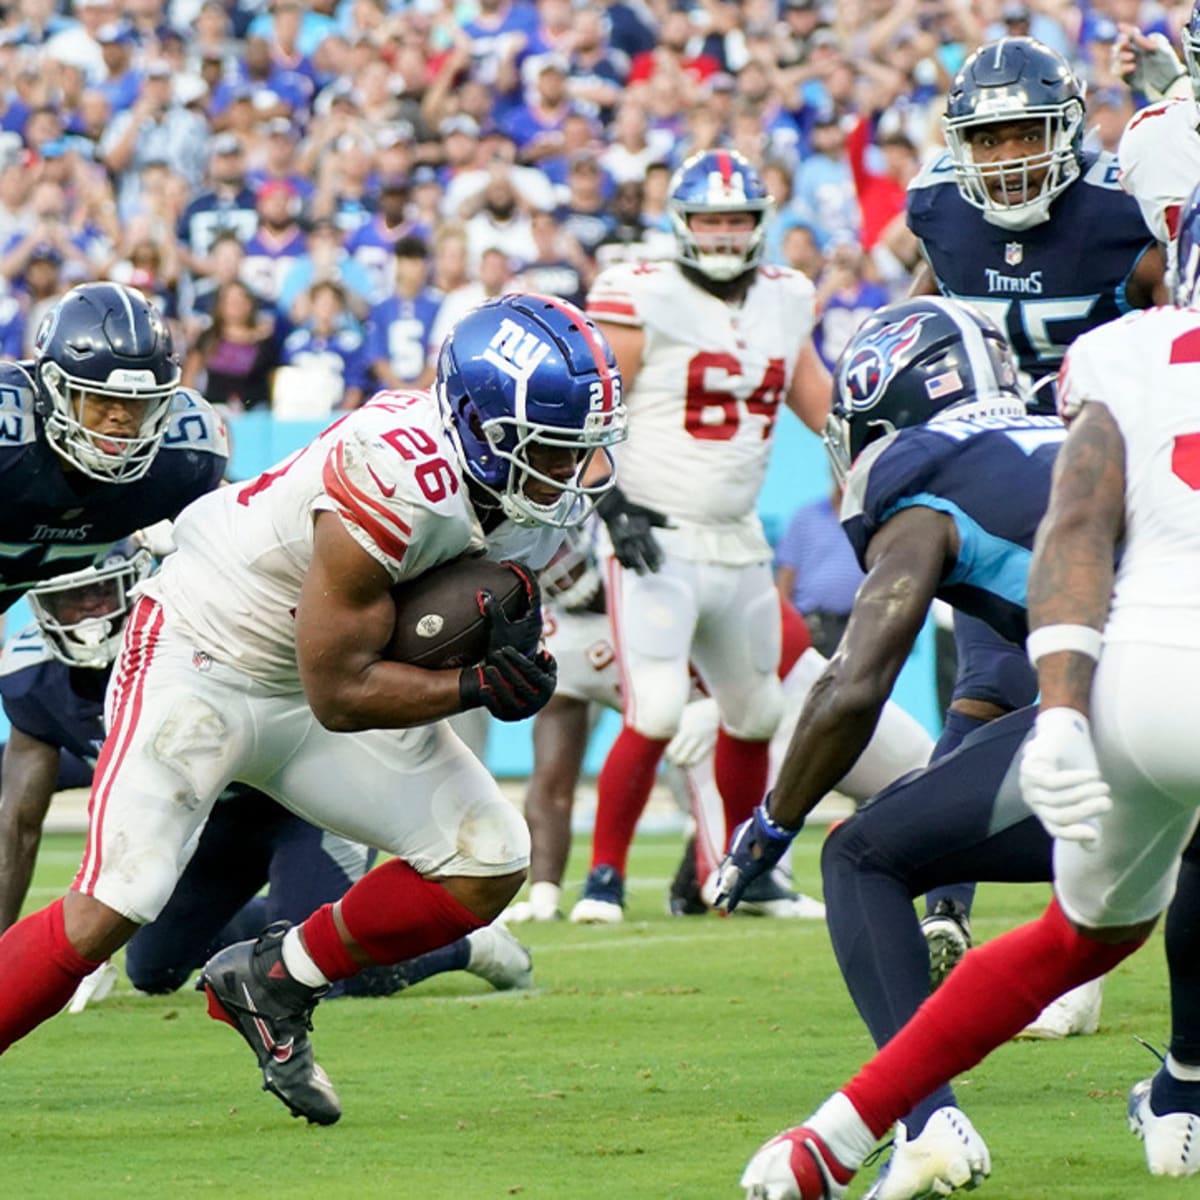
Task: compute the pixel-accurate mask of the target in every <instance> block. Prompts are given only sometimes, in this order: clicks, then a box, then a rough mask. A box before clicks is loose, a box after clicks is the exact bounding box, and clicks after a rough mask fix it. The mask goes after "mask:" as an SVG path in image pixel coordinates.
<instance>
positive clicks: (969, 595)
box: [842, 414, 1066, 644]
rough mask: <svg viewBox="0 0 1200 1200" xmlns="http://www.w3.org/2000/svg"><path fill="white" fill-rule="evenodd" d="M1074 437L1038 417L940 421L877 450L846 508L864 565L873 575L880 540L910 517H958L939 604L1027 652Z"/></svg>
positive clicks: (859, 463) (857, 466)
mask: <svg viewBox="0 0 1200 1200" xmlns="http://www.w3.org/2000/svg"><path fill="white" fill-rule="evenodd" d="M1065 436H1066V429H1065V428H1064V427H1063V424H1062V421H1061V420H1059V418H1058V417H1049V416H1037V415H1034V414H1030V415H1028V416H1025V417H1021V416H1012V417H1000V418H987V419H979V420H970V419H965V418H964V419H958V420H954V419H943V420H935V421H931V422H930V423H928V424H927V425H918V426H915V427H913V428H911V429H901V430H900V431H899V432H897V433H894V434H891V435H890V436H889V437H886V438H881V439H880V440H879V441H878V442H873V443H872V444H871V445H869V446H868V447H867V448H866V449H865V450H864V451H863V452H862V454H860V455H859V457H858V459H857V460H856V461H855V463H854V467H853V469H852V470H851V472H850V478H849V479H848V480H847V483H846V495H845V499H844V500H843V502H842V526H843V528H844V529H845V530H846V535H847V536H848V537H849V539H850V544H851V545H852V546H853V547H854V553H855V554H856V555H857V556H858V561H859V563H860V565H861V566H862V567H863V569H864V570H866V553H867V546H868V545H869V544H870V541H871V539H872V538H873V537H874V536H875V534H876V533H877V532H878V531H879V530H880V529H881V528H882V527H883V525H884V524H885V523H886V522H887V521H888V520H890V519H891V517H893V516H894V515H895V514H896V513H898V512H900V511H901V510H903V509H906V508H933V509H936V510H937V511H938V512H944V513H948V514H949V515H950V516H951V517H953V518H954V524H955V526H956V528H957V530H958V538H959V543H960V548H959V553H958V560H957V562H956V563H955V564H954V566H953V567H951V568H950V569H949V571H947V573H946V575H945V577H944V578H943V579H942V582H941V585H940V586H939V588H938V591H937V594H938V596H939V598H940V599H942V600H945V601H946V603H947V604H950V605H952V606H953V607H954V608H956V609H958V610H960V611H961V612H964V613H966V614H968V615H969V616H972V617H978V618H979V619H980V620H982V621H986V622H987V623H988V624H989V625H990V626H991V627H992V628H993V629H994V630H995V631H996V632H997V633H998V634H1000V636H1001V637H1004V638H1007V639H1008V640H1009V641H1012V642H1016V643H1018V644H1023V643H1024V641H1025V635H1026V634H1027V633H1028V632H1029V630H1028V625H1027V622H1026V614H1025V584H1026V578H1027V576H1028V574H1029V560H1030V557H1031V555H1032V551H1033V536H1034V534H1035V532H1036V531H1037V527H1038V522H1039V521H1041V519H1042V517H1043V515H1044V514H1045V512H1046V505H1047V503H1048V502H1049V498H1050V473H1051V471H1052V469H1053V467H1054V458H1055V456H1056V455H1057V454H1058V448H1059V446H1060V445H1061V443H1062V440H1063V438H1064V437H1065Z"/></svg>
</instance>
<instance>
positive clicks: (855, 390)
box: [824, 296, 1026, 483]
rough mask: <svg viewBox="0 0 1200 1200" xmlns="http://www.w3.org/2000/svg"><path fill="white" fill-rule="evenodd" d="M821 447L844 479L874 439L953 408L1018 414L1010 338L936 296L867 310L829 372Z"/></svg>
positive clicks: (1021, 407) (1020, 409) (962, 306)
mask: <svg viewBox="0 0 1200 1200" xmlns="http://www.w3.org/2000/svg"><path fill="white" fill-rule="evenodd" d="M833 385H834V397H833V411H832V412H831V413H830V415H829V417H828V419H827V420H826V423H825V434H824V441H825V449H826V451H827V452H828V454H829V459H830V463H831V465H832V467H833V473H834V475H835V477H836V478H837V480H838V482H839V483H844V482H845V479H846V476H847V474H849V471H850V466H851V464H852V463H853V462H854V460H855V459H856V458H857V457H858V456H859V454H860V453H862V451H863V450H864V449H865V448H866V447H867V446H869V445H870V444H871V443H872V442H874V441H876V440H877V439H879V438H882V437H886V436H887V435H888V434H891V433H895V432H896V430H898V429H906V428H908V427H909V426H910V425H921V424H923V423H924V422H926V421H928V420H930V419H931V418H933V417H935V416H937V414H938V413H941V412H944V411H945V410H947V409H950V408H954V409H955V410H956V411H955V415H956V416H957V415H961V416H980V415H984V414H986V415H988V416H1024V415H1025V412H1026V408H1025V402H1024V400H1023V399H1022V396H1021V391H1020V388H1019V386H1018V383H1017V364H1016V361H1015V359H1014V358H1013V353H1012V347H1011V346H1009V344H1008V339H1007V338H1005V336H1004V334H1002V333H1001V332H1000V330H999V329H997V328H996V326H995V325H993V324H992V322H991V321H989V320H988V319H987V318H986V317H984V316H982V315H981V314H980V313H979V312H977V311H976V310H975V309H973V308H971V307H969V306H968V305H966V304H960V303H958V302H957V301H954V300H947V299H945V298H944V297H942V296H922V297H920V298H919V299H914V300H901V301H898V302H897V303H895V304H888V305H885V306H884V307H883V308H880V309H878V310H877V311H876V312H875V313H873V314H872V315H871V316H869V317H868V318H867V319H866V320H865V321H864V322H863V323H862V324H861V325H860V326H859V327H858V330H857V332H856V333H855V334H854V336H853V337H852V338H851V339H850V341H849V343H848V344H847V346H846V348H845V349H844V350H843V351H842V354H841V357H840V358H839V359H838V361H837V365H836V366H835V367H834V372H833Z"/></svg>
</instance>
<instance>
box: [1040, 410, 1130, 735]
mask: <svg viewBox="0 0 1200 1200" xmlns="http://www.w3.org/2000/svg"><path fill="white" fill-rule="evenodd" d="M1124 521H1125V439H1124V438H1123V437H1122V436H1121V431H1120V429H1119V428H1118V426H1117V423H1116V421H1115V420H1114V419H1113V416H1112V414H1111V413H1110V412H1109V411H1108V409H1107V408H1106V407H1104V405H1102V404H1084V406H1083V408H1082V410H1081V411H1080V413H1079V415H1078V416H1077V417H1075V418H1074V420H1073V421H1072V422H1071V431H1070V433H1069V434H1068V435H1067V440H1066V441H1065V442H1064V443H1063V448H1062V450H1061V451H1059V455H1058V460H1057V462H1056V464H1055V468H1054V482H1053V485H1052V488H1051V493H1050V507H1049V508H1048V510H1047V512H1046V517H1045V520H1043V522H1042V524H1041V526H1040V528H1039V529H1038V535H1037V541H1036V542H1035V543H1034V549H1033V560H1032V563H1031V565H1030V569H1029V628H1030V629H1031V630H1033V629H1039V628H1041V627H1043V626H1046V625H1086V626H1089V627H1090V628H1092V629H1095V630H1097V631H1099V630H1102V629H1103V628H1104V623H1105V621H1106V619H1107V617H1108V606H1109V599H1110V597H1111V595H1112V584H1113V551H1114V548H1115V547H1116V545H1117V543H1118V542H1119V541H1120V540H1121V538H1122V536H1123V533H1124ZM1095 667H1096V661H1095V659H1094V658H1091V657H1089V656H1088V655H1086V654H1082V653H1078V652H1076V651H1073V650H1063V651H1059V652H1057V653H1054V654H1046V655H1044V656H1042V657H1041V658H1039V660H1038V679H1039V681H1040V683H1041V689H1042V707H1043V708H1056V707H1069V708H1074V709H1077V710H1078V711H1079V712H1082V713H1085V714H1086V713H1087V712H1088V711H1089V696H1090V693H1091V687H1092V674H1093V672H1094V671H1095Z"/></svg>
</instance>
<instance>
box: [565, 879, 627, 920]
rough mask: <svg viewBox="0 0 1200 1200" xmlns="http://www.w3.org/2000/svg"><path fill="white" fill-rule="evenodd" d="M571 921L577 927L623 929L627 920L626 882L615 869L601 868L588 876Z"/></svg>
mask: <svg viewBox="0 0 1200 1200" xmlns="http://www.w3.org/2000/svg"><path fill="white" fill-rule="evenodd" d="M571 920H572V922H573V923H574V924H576V925H620V923H621V922H622V921H624V920H625V880H624V879H622V878H621V875H620V874H619V872H618V871H617V870H616V868H614V867H610V866H605V865H601V866H598V867H593V868H592V869H591V870H590V871H589V872H588V877H587V879H586V880H585V881H584V885H583V898H582V899H581V900H580V901H579V902H578V903H577V904H576V905H575V907H574V908H573V909H571Z"/></svg>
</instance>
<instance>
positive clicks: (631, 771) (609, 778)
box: [592, 725, 667, 877]
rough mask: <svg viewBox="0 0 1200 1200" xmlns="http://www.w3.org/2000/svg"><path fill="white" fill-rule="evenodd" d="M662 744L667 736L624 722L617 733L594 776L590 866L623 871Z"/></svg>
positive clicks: (651, 782)
mask: <svg viewBox="0 0 1200 1200" xmlns="http://www.w3.org/2000/svg"><path fill="white" fill-rule="evenodd" d="M666 748H667V739H665V738H663V739H659V738H648V737H643V736H642V735H641V734H640V733H638V732H637V731H636V730H634V729H630V728H629V726H628V725H625V726H623V727H622V729H621V732H620V733H619V734H617V737H616V740H615V741H614V742H613V744H612V747H611V748H610V749H609V751H608V757H607V758H606V759H605V760H604V766H603V767H601V768H600V774H599V775H598V776H597V778H596V828H595V832H594V833H593V834H592V866H593V867H599V866H602V865H604V864H607V865H608V866H610V867H615V868H616V869H617V871H618V872H620V874H621V875H622V877H623V876H624V875H625V864H626V860H627V859H628V857H629V844H630V843H631V842H632V841H633V831H634V830H635V829H636V828H637V823H638V819H639V818H640V817H641V815H642V813H643V812H644V811H645V808H646V805H647V803H649V800H650V790H651V788H653V787H654V772H655V771H656V770H657V769H658V760H659V759H660V758H662V754H663V751H664V750H665V749H666Z"/></svg>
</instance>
